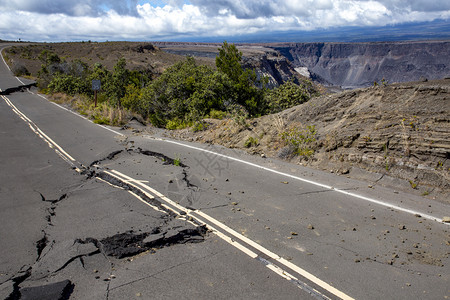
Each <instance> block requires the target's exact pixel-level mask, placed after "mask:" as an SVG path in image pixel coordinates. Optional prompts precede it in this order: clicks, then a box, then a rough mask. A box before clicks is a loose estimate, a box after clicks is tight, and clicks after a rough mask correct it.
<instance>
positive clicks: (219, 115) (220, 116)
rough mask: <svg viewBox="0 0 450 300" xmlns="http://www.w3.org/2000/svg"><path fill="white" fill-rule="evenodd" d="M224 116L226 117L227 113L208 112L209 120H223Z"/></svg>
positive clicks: (213, 110) (219, 111) (218, 111)
mask: <svg viewBox="0 0 450 300" xmlns="http://www.w3.org/2000/svg"><path fill="white" fill-rule="evenodd" d="M226 116H227V113H226V112H225V111H221V110H215V109H212V110H211V111H210V112H209V117H210V118H211V119H217V120H223V119H224V118H225V117H226Z"/></svg>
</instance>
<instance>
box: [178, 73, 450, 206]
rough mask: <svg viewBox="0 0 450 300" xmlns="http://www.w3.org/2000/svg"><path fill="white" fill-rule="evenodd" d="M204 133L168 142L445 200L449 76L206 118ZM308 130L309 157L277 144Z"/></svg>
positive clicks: (449, 170)
mask: <svg viewBox="0 0 450 300" xmlns="http://www.w3.org/2000/svg"><path fill="white" fill-rule="evenodd" d="M205 122H207V123H208V125H209V126H208V129H207V130H205V131H200V132H192V130H190V129H184V130H179V131H173V132H171V135H172V136H173V137H175V138H179V139H183V140H188V141H197V142H203V143H212V144H220V145H223V146H226V147H230V148H238V149H244V150H246V151H247V152H249V153H252V154H257V155H262V156H265V157H274V158H279V159H285V160H288V161H290V162H292V163H297V164H302V165H306V166H310V167H313V168H318V169H323V170H328V171H330V172H332V173H338V174H342V175H344V176H349V177H355V178H360V179H367V180H368V181H369V182H371V184H382V185H386V186H394V187H396V188H399V189H403V190H406V191H408V192H411V193H414V194H419V195H422V196H424V197H428V198H433V199H436V200H440V201H443V202H446V203H450V198H449V196H450V79H444V80H439V81H425V80H424V81H421V82H412V83H401V84H392V85H387V86H377V87H371V88H365V89H358V90H352V91H346V92H342V93H338V94H331V95H325V96H321V97H317V98H313V99H312V100H310V101H309V102H307V103H305V104H302V105H299V106H296V107H293V108H291V109H288V110H285V111H283V112H280V113H277V114H273V115H268V116H264V117H261V118H256V119H252V120H248V121H247V123H246V124H242V123H241V124H238V122H237V121H236V120H233V119H232V118H230V119H225V120H211V119H207V120H205ZM308 125H309V126H311V125H314V126H315V128H316V130H317V134H316V136H315V141H312V142H310V143H307V144H306V143H305V145H306V146H307V147H308V148H309V149H310V150H313V152H314V154H312V155H311V156H309V157H308V156H307V155H303V156H299V155H295V154H294V153H292V150H290V148H289V147H287V146H288V145H287V143H286V142H285V141H284V140H283V139H282V133H283V132H288V131H289V130H290V129H292V128H294V129H295V128H297V129H298V130H300V131H301V130H303V129H305V128H306V127H307V126H308Z"/></svg>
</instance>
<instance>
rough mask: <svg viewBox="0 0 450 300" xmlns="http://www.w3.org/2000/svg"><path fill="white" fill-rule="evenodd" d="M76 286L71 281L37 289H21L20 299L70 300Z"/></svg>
mask: <svg viewBox="0 0 450 300" xmlns="http://www.w3.org/2000/svg"><path fill="white" fill-rule="evenodd" d="M73 288H74V285H73V284H72V282H71V281H70V280H64V281H60V282H56V283H51V284H47V285H42V286H36V287H27V288H21V289H20V299H42V300H45V299H69V297H70V295H71V294H72V292H73Z"/></svg>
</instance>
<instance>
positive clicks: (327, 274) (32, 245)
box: [0, 64, 450, 299]
mask: <svg viewBox="0 0 450 300" xmlns="http://www.w3.org/2000/svg"><path fill="white" fill-rule="evenodd" d="M24 84H30V83H29V82H24ZM21 85H23V84H22V83H20V82H19V81H18V80H17V79H15V78H14V77H12V76H11V75H10V74H9V72H8V70H7V69H6V67H5V66H4V65H3V64H0V89H2V90H3V91H5V90H7V89H8V88H9V89H10V91H12V92H10V93H9V95H7V100H8V101H10V102H11V103H12V104H13V105H14V107H15V108H16V109H17V110H19V111H20V112H21V113H23V114H24V115H25V116H27V118H29V119H30V120H32V122H33V124H35V125H36V126H37V127H38V128H40V130H42V132H44V133H45V134H46V135H47V136H48V137H49V138H51V140H52V141H54V142H55V143H56V144H57V145H59V146H60V147H61V149H64V150H65V151H66V152H67V153H68V154H70V156H72V157H73V158H74V159H75V161H74V162H72V163H70V164H68V163H67V161H65V160H64V159H61V156H60V155H58V153H57V152H56V151H55V149H56V150H57V147H55V146H54V145H53V146H52V147H53V148H50V147H49V144H48V143H46V142H45V141H44V140H43V139H42V138H41V137H40V136H39V135H38V134H36V133H35V132H33V131H32V130H30V127H31V126H29V125H27V123H26V122H25V121H24V120H22V119H21V118H20V117H19V116H18V115H17V113H15V112H14V111H13V109H12V108H11V106H10V104H8V101H7V100H5V99H3V98H2V99H0V100H1V101H0V139H1V141H0V144H1V145H2V148H1V149H2V151H0V162H1V166H2V169H1V172H0V182H1V185H0V249H1V250H0V251H1V252H0V298H1V299H173V298H183V299H194V298H195V299H210V298H218V299H230V298H234V299H236V298H239V299H242V298H245V299H256V298H258V299H299V298H300V299H308V298H319V299H327V298H328V297H329V298H332V299H335V298H339V297H338V296H337V295H336V294H333V293H332V292H330V290H331V289H330V288H328V289H327V287H326V285H325V284H321V283H320V282H319V281H317V280H314V279H311V277H309V278H308V276H307V275H302V274H304V273H302V272H299V271H298V268H295V267H296V266H297V267H299V268H301V269H303V270H306V271H307V272H309V273H311V274H313V275H314V276H316V277H317V278H319V279H320V280H322V281H324V282H325V283H327V284H329V285H330V286H331V287H334V288H336V289H338V290H339V291H342V292H343V293H345V296H347V295H348V296H349V297H348V298H346V299H350V298H355V299H380V298H383V299H411V298H423V299H447V298H448V297H450V289H449V286H450V282H449V281H450V268H449V266H450V258H449V254H450V235H449V228H450V227H449V226H448V225H447V224H444V223H442V222H440V221H434V220H430V219H428V218H425V217H424V216H425V215H430V216H435V217H436V218H437V219H442V218H443V217H444V216H450V208H449V207H448V206H446V205H445V204H442V203H438V202H434V201H431V200H428V199H424V198H420V197H416V196H413V195H408V194H405V193H402V192H398V191H396V190H392V189H387V188H384V187H383V186H381V185H377V184H375V185H374V184H373V183H372V184H368V183H367V182H365V181H357V180H352V179H349V178H346V177H344V176H336V175H334V174H328V173H324V172H320V171H316V170H312V169H307V168H303V167H301V166H295V165H290V164H287V163H284V162H282V161H278V160H273V159H270V158H261V157H255V156H249V155H247V154H245V153H243V152H240V151H236V150H233V149H225V148H223V147H220V146H214V145H200V144H193V143H186V142H183V143H179V142H174V141H171V140H165V139H161V137H162V136H161V133H160V132H159V131H157V130H155V129H150V128H146V127H143V126H142V125H140V124H137V123H136V122H134V123H132V124H129V126H128V127H127V129H119V128H112V129H113V130H114V131H111V130H107V129H105V128H104V127H100V126H98V125H95V124H93V123H91V122H89V121H88V120H85V119H83V118H81V117H80V116H77V115H75V114H73V113H71V112H69V111H66V110H64V109H62V108H61V107H58V106H56V105H54V104H52V103H50V102H48V101H47V100H46V99H44V98H42V97H40V96H38V95H36V94H35V92H36V91H35V90H34V89H33V88H32V89H31V92H29V91H28V90H24V89H21V88H18V89H16V88H17V87H20V86H21ZM110 129H111V128H110ZM41 136H42V134H41ZM214 153H216V154H214ZM217 154H219V155H217ZM63 156H64V155H63ZM68 161H70V159H69V160H68ZM175 161H176V162H177V163H175ZM242 161H245V162H248V163H243V162H242ZM178 162H179V163H178ZM258 166H262V167H263V168H260V167H258ZM268 169H270V170H275V172H272V171H268ZM285 174H290V175H291V177H289V176H286V175H285ZM124 175H126V176H127V178H125V177H124ZM296 178H301V179H302V180H303V179H305V180H306V181H302V180H298V179H296ZM317 183H319V184H317ZM321 184H325V185H326V186H324V185H321ZM327 186H331V187H332V189H330V188H328V187H327ZM142 187H144V188H142ZM145 187H149V188H148V189H145ZM150 188H151V189H150ZM153 189H154V190H153ZM334 189H339V190H340V191H342V192H337V191H336V190H334ZM354 194H357V195H359V196H360V197H359V198H358V197H355V196H353V195H354ZM166 197H167V198H169V199H170V200H171V201H173V203H171V202H168V200H167V199H166ZM366 199H375V200H377V201H380V202H381V203H383V204H382V205H380V204H378V203H376V202H373V201H372V202H370V201H367V200H366ZM385 204H389V205H392V207H389V206H387V205H385ZM397 207H402V208H405V209H409V210H410V211H411V212H405V211H401V210H399V209H397ZM417 212H419V213H417ZM420 213H422V215H423V216H422V215H420ZM204 214H206V215H207V217H205V215H204ZM208 218H209V219H208ZM211 220H212V221H211ZM204 223H205V224H204ZM215 230H217V231H215ZM231 231H234V232H236V233H231ZM224 235H227V237H223V236H224ZM246 238H248V239H249V240H250V241H246V240H245V239H246ZM236 241H237V242H238V243H239V245H236ZM252 242H254V243H256V244H257V245H256V246H255V245H254V244H252ZM242 245H243V246H244V247H247V248H245V249H247V250H245V249H244V250H242V247H241V246H242ZM258 245H259V246H261V247H263V249H262V248H258V247H259V246H258ZM240 247H241V248H240ZM249 249H250V250H249ZM267 249H268V250H269V251H270V252H273V253H275V254H276V255H277V256H279V257H280V258H282V259H279V260H277V259H275V258H274V257H272V256H271V255H270V252H269V251H266V250H267ZM249 252H250V254H249ZM253 252H255V253H256V254H255V255H256V256H255V257H253V256H252V254H251V253H253ZM252 258H256V259H252ZM280 261H287V262H288V263H284V264H280ZM289 263H291V264H293V266H290V265H289ZM288 266H290V267H288ZM277 268H282V271H280V272H278V273H277V272H276V270H279V269H277ZM274 270H275V271H274ZM287 273H289V274H291V275H293V276H294V277H295V279H293V277H292V276H291V277H289V276H290V275H289V274H288V275H286V274H287ZM308 286H309V287H310V288H308ZM299 287H300V288H299ZM315 291H318V292H319V293H318V294H315ZM46 297H47V298H46ZM341 298H345V297H344V296H342V297H341Z"/></svg>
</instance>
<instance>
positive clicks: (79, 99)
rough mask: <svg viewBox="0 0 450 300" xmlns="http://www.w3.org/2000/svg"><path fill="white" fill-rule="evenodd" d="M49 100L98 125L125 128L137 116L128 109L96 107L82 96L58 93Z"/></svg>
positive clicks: (103, 104)
mask: <svg viewBox="0 0 450 300" xmlns="http://www.w3.org/2000/svg"><path fill="white" fill-rule="evenodd" d="M49 99H50V101H53V102H55V103H58V104H60V105H63V106H65V107H67V108H70V109H72V110H74V111H76V112H78V113H79V114H81V115H83V116H85V117H87V118H89V119H90V120H92V121H93V122H94V123H96V124H102V125H111V126H123V125H125V124H126V123H127V122H128V121H129V120H130V119H131V118H132V117H133V116H135V115H134V114H133V113H131V112H130V111H128V110H126V109H123V108H115V107H111V106H109V105H108V104H107V103H105V102H103V103H99V104H98V105H97V107H95V106H94V103H93V101H92V100H91V99H89V98H88V97H85V96H80V95H76V96H68V95H66V94H62V93H56V94H53V95H51V96H50V98H49Z"/></svg>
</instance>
